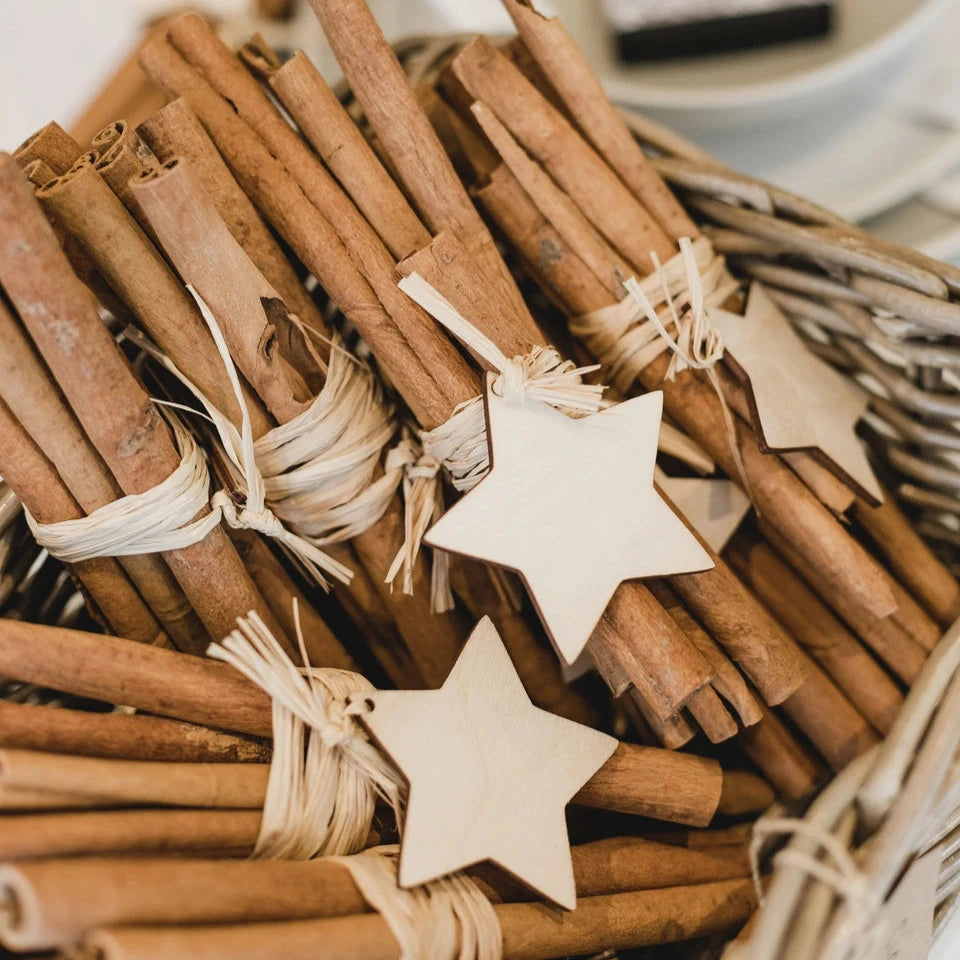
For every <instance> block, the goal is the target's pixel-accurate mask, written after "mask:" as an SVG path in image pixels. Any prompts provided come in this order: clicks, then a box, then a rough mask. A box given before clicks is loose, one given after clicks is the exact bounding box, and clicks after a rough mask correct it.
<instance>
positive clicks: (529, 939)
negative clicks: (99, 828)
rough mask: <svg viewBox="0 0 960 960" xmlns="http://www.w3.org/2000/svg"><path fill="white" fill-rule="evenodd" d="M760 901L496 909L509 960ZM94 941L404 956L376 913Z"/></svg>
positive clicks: (602, 900)
mask: <svg viewBox="0 0 960 960" xmlns="http://www.w3.org/2000/svg"><path fill="white" fill-rule="evenodd" d="M754 906H755V896H754V893H753V888H752V884H751V882H750V881H748V880H725V881H718V882H715V883H704V884H698V885H695V886H692V887H667V888H664V889H662V890H644V891H637V892H632V893H619V894H611V895H609V896H602V897H585V898H583V899H582V900H580V901H579V902H578V904H577V909H576V910H573V911H570V912H569V913H566V914H563V915H562V916H558V915H557V913H556V912H555V911H552V910H545V909H544V908H543V906H542V905H540V904H520V903H517V904H502V905H497V906H495V907H494V909H495V911H496V914H497V919H498V922H499V924H500V929H501V933H502V937H503V957H504V960H548V958H550V957H556V956H570V955H576V954H589V953H594V952H596V951H598V950H605V949H610V948H612V949H625V948H627V947H640V946H649V945H651V944H656V943H664V942H675V941H678V940H686V939H693V938H695V937H698V936H706V935H708V934H711V933H720V932H723V931H726V930H729V929H731V928H734V927H736V926H737V925H738V924H740V923H742V922H743V921H744V920H746V918H747V917H748V916H749V915H750V912H751V911H752V910H753V908H754ZM88 944H89V945H90V946H91V947H92V948H95V949H96V950H97V951H99V955H100V956H102V957H103V958H104V960H141V958H142V960H146V958H148V957H149V958H151V960H166V958H168V957H169V958H174V957H177V958H179V957H183V956H191V957H199V956H202V957H204V958H206V960H221V958H223V960H226V958H229V960H247V958H250V960H252V958H254V957H256V956H262V955H263V951H264V950H266V949H269V950H270V951H271V952H272V953H274V954H276V955H280V956H283V957H286V958H289V960H299V958H300V957H304V958H306V957H310V958H312V960H348V958H349V960H398V958H399V957H400V946H399V945H398V944H397V942H396V940H395V939H394V938H393V935H392V934H391V933H390V930H389V928H388V926H387V924H386V922H385V921H384V920H383V919H382V918H381V917H380V916H378V915H356V916H351V917H341V918H333V919H326V920H295V921H287V922H282V923H262V924H256V925H246V924H244V925H234V926H226V925H225V926H193V927H125V928H124V927H114V928H110V929H106V930H100V931H97V932H96V933H95V934H93V935H91V936H90V937H89V938H88Z"/></svg>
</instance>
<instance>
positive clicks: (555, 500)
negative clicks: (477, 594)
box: [424, 374, 713, 663]
mask: <svg viewBox="0 0 960 960" xmlns="http://www.w3.org/2000/svg"><path fill="white" fill-rule="evenodd" d="M494 382H495V377H494V375H493V374H488V376H487V382H486V389H485V391H484V398H485V402H486V415H487V442H488V444H489V446H490V473H489V474H488V475H487V477H486V478H485V479H484V480H482V481H481V482H480V483H479V484H478V485H477V486H476V487H475V488H474V489H473V490H472V491H471V492H470V493H468V494H466V495H465V496H464V497H463V498H462V499H461V500H460V501H459V502H458V503H456V504H455V505H454V506H453V507H452V508H451V509H450V510H449V511H448V512H447V513H445V514H444V515H443V516H442V517H441V518H440V520H439V521H438V522H437V523H435V524H434V525H433V527H431V528H430V530H429V531H428V532H427V535H426V537H425V538H424V540H425V542H427V543H428V544H430V545H431V546H433V547H437V548H439V549H441V550H447V551H449V552H451V553H460V554H465V555H466V556H469V557H475V558H477V559H478V560H484V561H486V562H487V563H493V564H497V565H499V566H504V567H509V568H510V569H512V570H516V571H517V572H518V573H519V574H520V575H521V576H522V577H523V579H524V581H525V582H526V585H527V588H528V590H529V592H530V596H531V598H532V599H533V602H534V604H535V605H536V607H537V609H538V611H539V612H540V617H541V619H542V620H543V624H544V627H545V628H546V630H547V632H548V634H549V635H550V637H551V639H552V640H553V642H554V644H555V646H556V647H557V649H558V650H559V652H560V654H561V656H562V657H563V659H564V660H566V661H567V663H572V662H573V661H574V660H576V659H577V657H578V656H579V655H580V652H581V651H582V650H583V648H584V646H585V645H586V642H587V640H588V639H589V637H590V634H591V633H592V632H593V629H594V627H595V626H596V624H597V621H598V620H599V619H600V617H601V615H602V614H603V611H604V609H605V608H606V606H607V604H608V603H609V602H610V598H611V597H612V596H613V592H614V591H615V590H616V588H617V587H618V586H619V584H620V582H621V581H623V580H628V579H631V578H634V577H655V576H665V575H668V574H673V573H690V572H692V571H695V570H706V569H708V568H710V567H712V566H713V562H712V561H711V559H710V557H709V556H708V554H707V553H706V551H705V550H704V549H703V547H701V546H700V544H699V543H698V542H697V539H696V538H695V537H694V536H693V535H692V534H691V533H690V532H689V531H688V530H687V528H686V527H685V526H684V525H683V523H682V521H681V520H680V519H679V518H678V517H677V516H676V515H675V514H674V513H673V511H672V510H671V509H670V508H669V507H668V506H667V505H666V504H665V503H664V502H663V500H662V499H661V498H660V496H659V495H658V494H657V492H656V490H655V489H654V487H653V468H654V464H655V461H656V455H657V435H658V432H659V429H660V417H661V413H662V409H663V395H662V394H661V393H660V392H659V391H657V392H655V393H649V394H646V395H645V396H642V397H635V398H633V399H631V400H626V401H624V402H623V403H618V404H615V405H613V406H611V407H608V408H607V409H605V410H602V411H600V413H595V414H593V415H591V416H588V417H583V418H581V419H573V418H572V417H568V416H567V415H566V414H563V413H560V412H559V411H558V410H555V409H554V408H553V407H551V406H550V405H549V404H546V403H543V402H542V401H539V400H531V399H529V398H527V399H525V400H521V401H517V400H512V399H507V398H506V397H502V396H498V395H497V393H496V392H495V391H494V390H493V389H492V385H493V383H494Z"/></svg>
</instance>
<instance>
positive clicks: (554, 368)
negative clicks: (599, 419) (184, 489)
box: [386, 273, 604, 612]
mask: <svg viewBox="0 0 960 960" xmlns="http://www.w3.org/2000/svg"><path fill="white" fill-rule="evenodd" d="M399 286H400V289H401V290H403V291H404V293H406V294H407V296H409V297H410V298H411V299H413V300H415V301H416V302H417V303H418V304H419V305H420V306H421V307H423V308H424V309H425V310H426V311H427V312H428V313H429V314H430V315H431V316H432V317H433V318H434V319H435V320H437V321H438V322H439V323H441V324H443V326H444V327H446V328H447V329H448V330H449V331H450V332H451V333H452V334H453V335H454V336H455V337H456V338H457V339H458V340H460V342H461V343H463V344H464V345H465V346H466V347H467V348H468V349H469V350H470V352H471V353H473V354H474V356H477V357H480V358H482V359H483V360H484V361H485V362H486V363H487V364H488V365H489V366H490V367H491V368H492V369H494V370H496V371H497V372H498V376H497V379H496V380H495V381H494V384H493V390H494V391H495V392H496V393H497V394H499V395H500V396H504V397H506V398H507V399H508V400H511V401H514V402H517V403H522V402H523V401H524V400H525V399H531V400H539V401H541V402H543V403H548V404H550V405H551V406H552V407H555V408H556V409H557V410H560V411H562V412H564V413H566V414H568V415H570V416H586V415H588V414H591V413H596V412H597V411H598V410H599V409H601V407H602V406H603V405H604V401H603V390H604V387H603V386H602V385H598V384H590V383H584V382H583V375H584V374H586V373H590V372H591V371H593V370H596V369H598V365H595V366H590V367H577V366H576V364H574V363H573V362H572V361H570V360H564V359H563V358H562V357H561V356H560V354H559V353H557V351H556V350H554V349H553V347H542V346H535V347H534V348H533V349H532V350H531V351H530V353H528V354H526V355H524V356H517V357H513V358H509V357H507V356H506V355H505V354H504V353H503V352H502V351H501V350H500V349H499V348H498V347H497V345H496V344H495V343H494V342H493V341H492V340H490V339H489V337H486V336H485V335H484V334H483V333H481V332H480V331H479V330H478V329H477V328H476V327H475V326H473V324H471V323H470V322H469V321H468V320H467V319H466V318H464V317H463V316H462V315H461V314H460V313H459V312H458V311H457V309H456V308H455V307H454V306H453V304H452V303H450V301H449V300H447V299H446V298H445V297H444V296H443V295H442V294H441V293H439V292H438V291H437V290H436V289H434V287H432V286H431V285H430V284H429V283H427V281H426V280H424V279H423V277H422V276H420V274H418V273H411V274H410V275H409V276H407V277H404V278H403V279H402V280H401V281H400V284H399ZM420 445H421V450H422V453H421V454H420V455H419V456H418V457H417V459H416V460H414V461H412V462H411V463H410V464H409V465H408V467H407V474H406V477H405V479H404V505H405V512H404V543H403V546H402V547H401V548H400V550H399V552H398V553H397V555H396V557H395V558H394V560H393V563H392V564H391V566H390V569H389V571H388V572H387V577H386V581H387V582H388V583H393V581H394V580H395V579H396V577H397V575H398V574H399V573H400V571H401V570H402V571H403V590H404V593H411V592H412V591H413V566H414V562H415V561H416V557H417V554H418V553H419V550H420V546H421V543H422V541H423V536H424V534H425V533H426V532H427V530H428V529H429V527H430V525H431V524H432V523H433V521H434V520H436V519H437V518H438V517H439V516H440V514H441V513H442V512H443V491H442V487H441V485H440V470H441V468H444V469H446V471H447V473H448V475H449V477H450V481H451V483H452V485H453V487H454V489H456V490H459V491H461V492H465V491H467V490H472V489H473V487H475V486H476V485H477V484H478V483H479V482H480V481H481V480H482V479H483V478H484V477H485V476H486V475H487V472H488V471H489V469H490V461H489V449H488V445H487V425H486V420H485V418H484V412H483V398H482V397H480V396H477V397H473V398H471V399H470V400H467V401H466V402H464V403H461V404H460V405H459V406H458V407H457V408H456V409H455V410H454V412H453V414H452V415H451V417H450V418H449V419H448V420H447V421H446V422H445V423H442V424H441V425H440V426H439V427H437V428H436V429H434V430H428V431H423V432H422V433H421V434H420ZM433 558H434V562H433V583H432V588H433V591H432V598H431V599H432V606H433V609H434V610H435V611H437V612H442V611H444V610H449V609H451V608H452V607H453V595H452V593H451V592H450V586H449V578H448V576H447V570H448V568H447V562H448V560H447V557H446V555H445V554H444V553H443V552H442V551H434V554H433Z"/></svg>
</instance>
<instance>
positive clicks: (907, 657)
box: [758, 516, 926, 685]
mask: <svg viewBox="0 0 960 960" xmlns="http://www.w3.org/2000/svg"><path fill="white" fill-rule="evenodd" d="M758 527H759V529H760V532H761V534H763V537H764V539H765V540H767V542H768V543H770V544H771V545H772V546H773V547H774V548H775V549H776V551H777V553H779V554H780V556H781V557H783V559H784V560H785V561H786V563H787V565H788V566H789V567H791V568H792V569H793V570H794V571H795V572H796V573H797V574H799V576H800V577H801V578H802V579H803V580H805V581H806V582H807V584H808V585H809V586H811V587H812V588H813V589H814V590H816V592H817V593H818V594H819V595H820V596H821V598H822V599H823V600H824V601H825V602H826V604H827V605H828V606H829V607H831V608H832V609H833V611H834V612H835V613H836V614H837V615H838V616H839V617H840V619H841V620H843V621H844V622H845V623H846V624H847V626H848V627H850V629H851V630H853V632H854V633H855V634H856V635H857V636H858V637H859V638H860V639H861V640H862V641H863V642H864V643H865V644H866V645H867V646H868V647H869V648H870V649H871V650H872V651H873V652H874V653H875V654H876V655H877V656H878V657H879V658H880V660H881V661H882V662H883V663H885V664H886V665H887V666H888V667H889V668H890V670H891V671H893V673H894V674H895V675H896V676H898V677H899V678H900V679H901V680H903V681H904V683H906V684H908V685H909V684H912V683H913V681H914V680H915V679H916V678H917V675H918V674H919V673H920V670H921V669H922V668H923V664H924V661H925V660H926V652H925V651H924V649H923V648H922V647H921V646H920V645H919V644H918V643H916V641H914V639H913V638H912V637H911V636H909V634H907V632H906V631H905V630H904V629H903V628H902V627H901V626H900V625H899V624H897V622H896V621H895V620H894V619H893V617H883V618H878V619H874V618H871V617H870V616H868V615H865V614H864V613H863V611H862V610H861V609H860V608H859V606H857V604H855V603H853V602H852V601H851V599H850V597H849V596H848V595H847V594H845V593H844V592H843V591H842V590H840V589H838V588H837V587H836V586H835V585H834V584H833V583H831V582H829V581H828V580H827V578H826V577H825V576H824V574H823V572H822V571H821V570H819V569H817V568H815V567H814V566H813V565H812V564H810V563H809V562H808V561H807V560H806V559H805V558H804V557H803V556H802V555H801V554H800V553H799V551H797V550H795V549H793V547H792V546H791V545H790V544H789V543H788V542H787V541H786V540H785V539H784V538H783V537H781V536H780V534H779V531H777V530H774V529H773V528H772V527H771V526H770V525H769V524H768V523H767V522H766V518H765V517H762V516H761V517H760V518H759V519H758Z"/></svg>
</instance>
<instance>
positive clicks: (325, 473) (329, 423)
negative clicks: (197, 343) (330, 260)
mask: <svg viewBox="0 0 960 960" xmlns="http://www.w3.org/2000/svg"><path fill="white" fill-rule="evenodd" d="M187 289H188V290H189V291H190V293H191V294H193V297H194V299H195V300H196V301H197V305H198V307H199V308H200V312H201V314H202V315H203V318H204V320H205V321H206V323H207V326H208V327H209V329H210V333H211V335H212V336H213V339H214V342H215V343H216V345H217V350H218V351H219V353H220V356H221V359H222V360H223V363H224V367H225V368H226V371H227V374H228V376H229V378H230V382H231V385H232V387H233V390H234V394H235V396H236V398H237V403H238V404H239V407H240V411H241V416H242V422H241V429H240V430H237V429H236V427H234V425H233V424H232V423H231V422H230V420H229V419H228V418H227V417H226V416H224V414H223V413H222V412H221V411H219V410H218V409H217V408H216V407H215V406H214V405H213V404H212V403H211V402H210V401H209V400H208V399H207V398H206V397H205V396H204V395H203V393H202V391H200V390H199V389H198V388H197V387H196V386H195V385H194V384H193V383H192V382H191V381H190V380H189V379H188V378H187V377H186V376H185V375H184V374H183V373H182V372H181V371H180V370H179V369H178V368H177V366H176V365H175V364H174V363H173V362H172V361H171V360H170V359H169V358H168V357H166V356H165V355H163V354H162V353H161V352H160V351H158V350H157V349H156V348H155V347H152V346H151V345H150V344H147V343H144V342H143V341H142V340H139V342H140V343H141V345H142V346H143V347H144V349H147V350H148V351H149V352H150V353H151V354H152V355H153V356H154V357H156V359H157V360H158V361H159V362H161V363H162V364H163V365H164V366H165V367H166V368H167V369H168V370H170V372H171V373H173V374H174V375H175V376H176V377H177V378H178V379H179V380H180V381H181V382H182V383H183V384H184V385H185V386H186V387H187V388H188V389H189V390H190V391H191V392H192V393H193V394H194V396H196V397H197V399H198V400H199V401H200V402H201V403H202V404H203V407H204V409H205V410H206V412H207V415H208V416H209V417H210V420H211V422H212V423H213V426H214V428H215V429H216V431H217V434H218V436H219V437H220V442H221V444H222V447H223V450H224V453H225V454H226V457H227V459H228V461H229V463H230V465H231V466H232V467H233V469H234V472H235V477H234V479H235V481H236V482H237V485H238V486H239V487H241V492H242V493H243V495H244V503H243V505H242V506H240V507H237V505H236V504H235V503H234V502H233V499H232V498H231V497H230V496H229V494H227V493H226V492H225V491H220V492H218V493H217V494H215V495H214V498H213V504H214V506H216V507H218V508H219V509H220V510H222V511H223V515H224V517H225V519H226V520H227V522H228V523H229V524H231V525H232V526H235V527H248V528H250V529H253V530H257V531H258V532H260V533H263V534H265V535H266V536H268V537H272V538H274V539H276V540H277V541H278V542H279V543H281V544H282V545H283V547H284V548H285V549H287V550H288V551H289V552H290V553H291V554H293V555H294V556H295V557H296V558H297V559H298V560H299V561H300V562H301V563H303V565H304V566H305V567H306V569H307V570H308V571H309V572H310V573H311V574H312V575H313V577H314V578H315V579H316V580H317V582H318V583H321V584H323V585H324V586H326V579H325V576H324V575H325V574H327V575H330V576H333V577H336V578H337V579H338V580H341V581H343V582H344V583H349V582H350V579H351V577H352V575H353V574H352V571H351V570H350V569H349V568H348V567H346V566H345V565H343V564H342V563H340V562H339V561H337V560H335V559H334V558H333V557H331V556H330V555H329V554H327V553H325V552H324V551H323V550H322V547H323V546H325V545H327V544H331V543H339V542H342V541H343V540H347V539H349V538H350V537H354V536H356V535H357V534H359V533H362V532H363V531H364V530H366V529H368V528H369V527H371V526H373V524H375V523H376V522H377V521H378V520H379V519H380V518H381V517H382V516H383V514H384V511H385V510H386V508H387V506H388V504H389V503H390V500H391V498H392V497H393V495H394V493H395V492H396V490H397V488H398V487H399V485H400V482H401V480H402V478H403V461H402V460H398V459H397V458H393V459H390V460H389V462H388V463H386V464H385V470H384V474H383V476H381V477H380V478H378V479H377V480H376V481H374V482H372V483H371V478H372V476H373V473H374V471H375V469H376V467H377V464H378V463H379V461H380V456H381V453H382V451H383V448H384V446H385V445H386V444H387V443H388V442H389V440H390V438H391V437H392V436H393V434H394V432H395V425H394V422H393V417H392V411H391V410H390V409H389V408H388V407H387V406H386V404H385V403H384V402H383V400H382V397H381V395H380V391H379V388H378V386H377V383H376V380H375V379H374V377H373V376H372V374H371V373H370V371H369V370H368V369H367V368H366V367H364V366H363V365H362V364H360V363H359V361H357V360H356V359H355V358H354V357H352V356H350V354H349V353H347V351H346V350H344V349H343V348H342V347H341V346H340V345H339V344H338V343H333V344H332V349H331V351H330V364H329V368H328V371H327V378H326V381H325V383H324V385H323V389H322V390H321V391H320V393H319V394H317V396H316V397H315V398H314V399H313V401H312V402H311V403H310V405H309V406H308V407H307V409H306V410H304V411H303V412H302V413H301V414H299V415H298V416H297V417H295V418H294V419H293V420H291V421H289V422H288V423H285V424H282V425H280V426H278V427H274V428H273V429H272V430H270V431H269V432H268V433H267V434H266V435H264V436H263V437H261V438H260V439H259V440H257V441H256V442H254V440H253V434H252V431H251V427H250V416H249V412H248V411H247V408H246V404H245V402H244V399H243V394H242V391H241V389H240V379H239V376H238V374H237V371H236V367H235V366H234V363H233V360H232V358H231V356H230V351H229V348H228V347H227V344H226V341H225V340H224V337H223V333H222V332H221V330H220V327H219V324H218V323H217V321H216V318H215V317H214V316H213V314H212V313H211V311H210V309H209V308H208V307H207V305H206V303H204V301H203V299H202V298H201V297H200V296H199V295H198V294H197V292H196V291H195V290H194V289H193V288H192V287H190V286H188V287H187Z"/></svg>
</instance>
